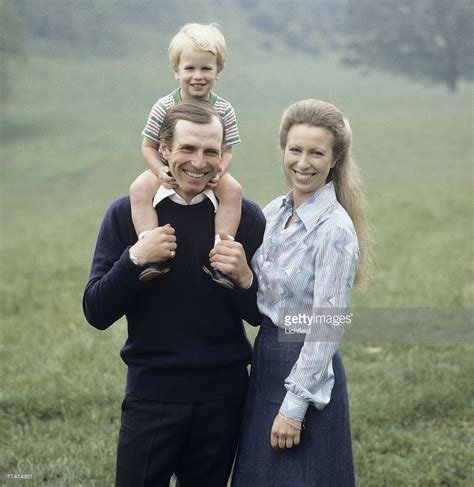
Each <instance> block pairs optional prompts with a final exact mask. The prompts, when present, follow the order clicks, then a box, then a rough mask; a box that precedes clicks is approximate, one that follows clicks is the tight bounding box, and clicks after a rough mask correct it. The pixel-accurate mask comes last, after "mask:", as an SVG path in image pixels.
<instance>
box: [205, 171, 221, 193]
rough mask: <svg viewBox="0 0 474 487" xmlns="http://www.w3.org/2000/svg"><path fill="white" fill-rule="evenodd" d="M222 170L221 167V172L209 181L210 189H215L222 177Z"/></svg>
mask: <svg viewBox="0 0 474 487" xmlns="http://www.w3.org/2000/svg"><path fill="white" fill-rule="evenodd" d="M221 174H222V170H221V169H220V168H219V172H218V173H217V174H216V175H215V176H214V177H213V178H212V179H211V180H210V181H209V182H208V183H207V187H208V188H209V189H214V188H215V187H216V186H217V183H218V182H219V179H220V178H221Z"/></svg>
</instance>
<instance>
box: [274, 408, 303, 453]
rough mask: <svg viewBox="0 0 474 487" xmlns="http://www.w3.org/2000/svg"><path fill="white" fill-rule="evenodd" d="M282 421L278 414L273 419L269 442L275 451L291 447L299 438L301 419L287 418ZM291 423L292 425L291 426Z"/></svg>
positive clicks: (296, 444) (297, 442)
mask: <svg viewBox="0 0 474 487" xmlns="http://www.w3.org/2000/svg"><path fill="white" fill-rule="evenodd" d="M287 421H288V422H286V421H284V420H283V419H282V418H281V416H280V415H279V414H277V415H276V417H275V420H274V421H273V426H272V433H271V437H270V444H271V445H272V448H273V449H274V450H275V451H280V450H285V449H286V448H293V447H294V446H298V445H299V444H300V439H301V421H296V420H294V419H290V418H287ZM291 425H294V427H293V426H291Z"/></svg>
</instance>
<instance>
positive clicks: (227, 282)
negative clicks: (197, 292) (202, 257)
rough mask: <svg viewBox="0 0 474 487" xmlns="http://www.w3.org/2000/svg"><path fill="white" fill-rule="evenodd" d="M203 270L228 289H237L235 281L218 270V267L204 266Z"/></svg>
mask: <svg viewBox="0 0 474 487" xmlns="http://www.w3.org/2000/svg"><path fill="white" fill-rule="evenodd" d="M202 270H203V271H204V272H205V273H206V274H209V276H211V279H212V280H213V281H214V282H215V283H217V284H219V286H222V287H225V288H226V289H235V284H234V281H233V280H232V279H231V278H230V277H228V276H226V275H225V274H223V273H222V272H221V271H218V270H217V269H214V267H211V266H209V267H208V266H205V265H203V266H202Z"/></svg>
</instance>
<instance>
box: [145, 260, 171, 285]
mask: <svg viewBox="0 0 474 487" xmlns="http://www.w3.org/2000/svg"><path fill="white" fill-rule="evenodd" d="M170 270H171V269H170V268H169V267H167V266H166V263H165V262H163V263H161V262H160V263H156V264H152V265H149V266H148V267H147V268H146V269H144V270H143V271H141V272H140V275H139V276H138V279H139V280H140V281H141V282H146V281H151V280H152V279H155V278H157V277H161V276H163V275H165V274H166V273H168V272H169V271H170Z"/></svg>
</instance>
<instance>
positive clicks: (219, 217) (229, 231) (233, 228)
mask: <svg viewBox="0 0 474 487" xmlns="http://www.w3.org/2000/svg"><path fill="white" fill-rule="evenodd" d="M214 192H215V193H216V196H217V199H218V200H219V207H218V208H217V212H216V218H215V224H214V225H215V232H216V235H215V239H214V247H215V246H216V245H217V244H218V243H219V242H220V241H221V239H220V236H219V233H225V234H226V235H227V236H229V237H230V238H231V239H232V240H233V239H234V237H235V234H236V233H237V228H238V227H239V224H240V216H241V213H242V187H241V186H240V184H239V183H238V182H237V181H236V180H235V179H234V178H233V177H232V176H231V175H230V174H229V173H227V174H225V175H224V176H223V177H222V179H221V180H220V181H219V182H218V184H217V186H216V189H215V190H214ZM203 270H204V272H206V273H207V274H209V275H210V276H211V278H212V280H213V281H214V282H216V283H217V284H219V285H221V286H224V287H226V288H228V289H234V287H235V283H234V282H233V281H232V279H230V278H229V277H227V276H226V275H225V274H223V273H222V272H220V271H219V270H217V269H214V268H213V267H211V266H209V267H207V266H206V265H204V266H203Z"/></svg>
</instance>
